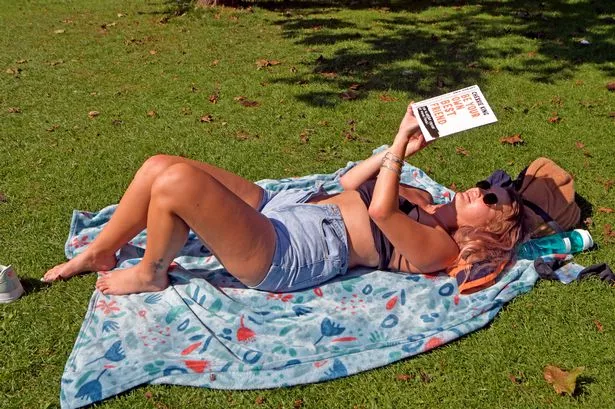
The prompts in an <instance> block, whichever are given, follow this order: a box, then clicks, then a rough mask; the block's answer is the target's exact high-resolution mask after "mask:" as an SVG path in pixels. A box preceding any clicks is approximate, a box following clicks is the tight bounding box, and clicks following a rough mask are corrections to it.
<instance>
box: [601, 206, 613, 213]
mask: <svg viewBox="0 0 615 409" xmlns="http://www.w3.org/2000/svg"><path fill="white" fill-rule="evenodd" d="M598 211H599V212H600V213H613V209H611V208H610V207H599V208H598Z"/></svg>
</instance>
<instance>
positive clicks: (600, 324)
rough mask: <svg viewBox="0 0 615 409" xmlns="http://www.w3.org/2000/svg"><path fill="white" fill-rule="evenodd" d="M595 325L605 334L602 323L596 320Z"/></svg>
mask: <svg viewBox="0 0 615 409" xmlns="http://www.w3.org/2000/svg"><path fill="white" fill-rule="evenodd" d="M594 325H596V330H598V332H601V333H602V332H604V327H603V326H602V323H601V322H600V321H598V320H594Z"/></svg>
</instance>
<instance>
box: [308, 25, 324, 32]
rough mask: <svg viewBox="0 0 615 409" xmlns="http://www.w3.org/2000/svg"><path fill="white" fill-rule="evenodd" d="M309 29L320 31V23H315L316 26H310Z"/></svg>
mask: <svg viewBox="0 0 615 409" xmlns="http://www.w3.org/2000/svg"><path fill="white" fill-rule="evenodd" d="M310 29H311V30H314V31H320V30H322V26H321V25H316V26H312V27H310Z"/></svg>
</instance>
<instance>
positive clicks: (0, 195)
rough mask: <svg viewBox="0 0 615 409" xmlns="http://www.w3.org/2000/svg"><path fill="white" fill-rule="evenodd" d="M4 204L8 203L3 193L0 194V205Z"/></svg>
mask: <svg viewBox="0 0 615 409" xmlns="http://www.w3.org/2000/svg"><path fill="white" fill-rule="evenodd" d="M6 202H8V199H7V198H6V196H5V195H4V193H2V192H0V203H6Z"/></svg>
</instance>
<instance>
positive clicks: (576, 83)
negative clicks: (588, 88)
mask: <svg viewBox="0 0 615 409" xmlns="http://www.w3.org/2000/svg"><path fill="white" fill-rule="evenodd" d="M574 84H575V85H583V84H585V81H583V80H576V81H575V82H574Z"/></svg>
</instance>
